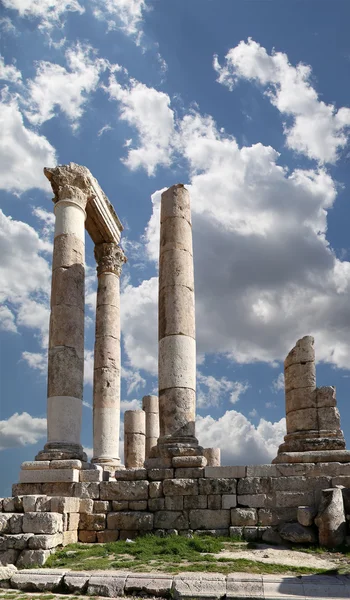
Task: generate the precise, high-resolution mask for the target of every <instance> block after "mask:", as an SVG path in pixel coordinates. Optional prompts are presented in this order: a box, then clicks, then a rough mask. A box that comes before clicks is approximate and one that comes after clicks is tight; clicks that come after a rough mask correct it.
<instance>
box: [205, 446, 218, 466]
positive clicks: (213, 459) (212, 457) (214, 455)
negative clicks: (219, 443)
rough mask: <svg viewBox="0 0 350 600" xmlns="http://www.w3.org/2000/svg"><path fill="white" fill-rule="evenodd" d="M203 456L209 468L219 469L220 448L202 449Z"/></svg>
mask: <svg viewBox="0 0 350 600" xmlns="http://www.w3.org/2000/svg"><path fill="white" fill-rule="evenodd" d="M203 456H204V458H206V459H207V465H208V466H209V467H220V464H221V449H220V448H204V449H203Z"/></svg>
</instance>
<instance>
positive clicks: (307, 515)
mask: <svg viewBox="0 0 350 600" xmlns="http://www.w3.org/2000/svg"><path fill="white" fill-rule="evenodd" d="M316 513H317V511H316V509H315V507H314V506H298V513H297V518H298V523H300V525H304V526H305V527H310V525H312V524H313V522H314V518H315V516H316Z"/></svg>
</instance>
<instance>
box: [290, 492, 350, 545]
mask: <svg viewBox="0 0 350 600" xmlns="http://www.w3.org/2000/svg"><path fill="white" fill-rule="evenodd" d="M315 523H316V525H317V527H318V539H319V544H320V545H321V546H326V547H327V548H335V547H336V546H340V545H341V544H343V543H344V542H345V537H346V518H345V512H344V502H343V494H342V490H341V489H340V488H330V489H328V490H323V491H322V494H321V502H320V506H319V509H318V514H317V517H316V518H315ZM281 535H282V534H281Z"/></svg>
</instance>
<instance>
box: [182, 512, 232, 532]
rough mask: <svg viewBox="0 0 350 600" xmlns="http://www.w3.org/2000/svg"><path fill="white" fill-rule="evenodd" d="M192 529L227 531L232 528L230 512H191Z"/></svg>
mask: <svg viewBox="0 0 350 600" xmlns="http://www.w3.org/2000/svg"><path fill="white" fill-rule="evenodd" d="M189 521H190V528H191V529H225V528H228V527H229V526H230V511H229V510H209V509H207V510H205V509H204V510H200V509H194V510H190V511H189Z"/></svg>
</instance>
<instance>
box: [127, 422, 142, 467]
mask: <svg viewBox="0 0 350 600" xmlns="http://www.w3.org/2000/svg"><path fill="white" fill-rule="evenodd" d="M145 457H146V414H145V412H144V411H143V410H127V411H125V413H124V461H125V466H126V468H127V469H128V468H129V469H130V468H131V469H137V468H138V467H143V465H144V462H145Z"/></svg>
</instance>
